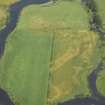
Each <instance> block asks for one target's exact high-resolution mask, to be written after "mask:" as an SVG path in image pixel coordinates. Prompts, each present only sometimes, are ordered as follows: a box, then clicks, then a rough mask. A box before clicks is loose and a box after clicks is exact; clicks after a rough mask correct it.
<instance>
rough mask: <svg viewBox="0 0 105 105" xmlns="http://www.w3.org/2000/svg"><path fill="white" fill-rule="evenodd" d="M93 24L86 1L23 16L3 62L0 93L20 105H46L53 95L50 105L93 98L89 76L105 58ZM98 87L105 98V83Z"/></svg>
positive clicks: (30, 11) (68, 0)
mask: <svg viewBox="0 0 105 105" xmlns="http://www.w3.org/2000/svg"><path fill="white" fill-rule="evenodd" d="M97 1H98V0H97ZM100 2H101V1H100ZM100 14H101V13H100ZM3 19H4V18H3ZM89 19H90V14H88V13H87V12H86V11H85V8H84V7H83V6H82V5H81V3H80V0H74V1H73V0H66V1H63V0H59V1H57V2H56V3H55V4H54V5H53V4H52V3H51V4H50V3H49V4H44V5H32V6H29V7H27V8H25V9H24V10H23V12H22V14H21V16H20V20H19V23H18V25H17V27H16V29H15V30H14V32H13V33H12V34H11V35H10V36H9V37H8V39H7V43H6V48H5V53H4V56H3V57H2V59H1V60H0V84H1V85H0V87H1V88H3V89H5V90H7V91H8V93H9V95H10V97H11V99H12V100H13V101H14V102H15V103H16V105H18V104H19V105H46V102H47V94H48V104H49V105H55V104H56V103H57V102H61V101H64V100H68V99H71V98H74V97H75V96H78V97H79V96H80V97H85V96H89V95H90V91H89V88H88V83H87V76H88V75H89V74H90V73H91V72H92V70H93V69H94V68H95V67H96V65H97V64H98V63H99V61H100V59H101V57H102V56H104V48H101V49H100V48H99V47H100V45H101V44H102V42H101V40H100V38H99V36H98V34H97V33H95V32H92V31H90V30H89V29H90V25H89ZM51 51H52V52H51ZM51 53H52V55H51ZM50 60H51V61H50ZM49 65H50V68H49ZM49 72H50V76H49ZM102 75H103V74H102ZM48 80H49V81H48ZM98 81H99V82H98ZM98 81H97V84H98V87H99V89H101V90H102V92H103V91H104V89H105V88H103V87H102V83H104V82H103V81H105V78H104V79H103V76H102V77H99V80H98ZM100 81H101V82H100ZM48 83H49V91H48ZM47 92H48V93H47Z"/></svg>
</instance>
